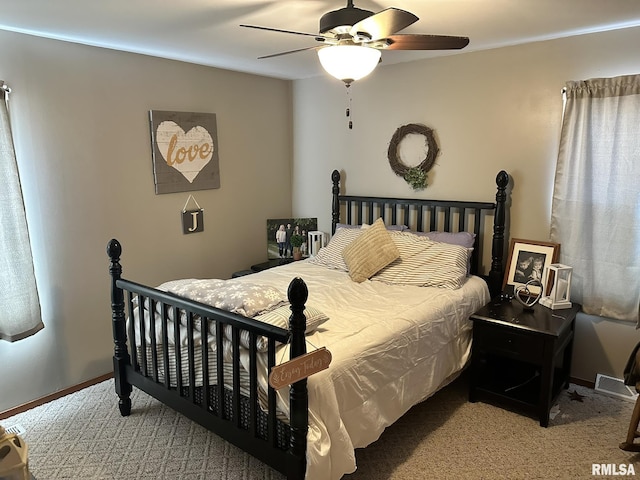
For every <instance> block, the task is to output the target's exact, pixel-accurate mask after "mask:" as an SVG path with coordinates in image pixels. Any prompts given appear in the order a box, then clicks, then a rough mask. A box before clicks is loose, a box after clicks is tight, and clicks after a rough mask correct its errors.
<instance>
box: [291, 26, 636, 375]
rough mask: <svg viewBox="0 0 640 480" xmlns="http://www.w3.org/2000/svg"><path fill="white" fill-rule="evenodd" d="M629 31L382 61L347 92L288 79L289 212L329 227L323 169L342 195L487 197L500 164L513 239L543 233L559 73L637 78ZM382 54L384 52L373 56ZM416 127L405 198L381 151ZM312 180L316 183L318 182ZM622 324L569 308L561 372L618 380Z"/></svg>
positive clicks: (632, 338) (623, 354)
mask: <svg viewBox="0 0 640 480" xmlns="http://www.w3.org/2000/svg"><path fill="white" fill-rule="evenodd" d="M638 44H640V29H639V28H635V29H627V30H619V31H612V32H606V33H600V34H592V35H584V36H578V37H573V38H568V39H561V40H554V41H547V42H540V43H534V44H529V45H523V46H516V47H509V48H502V49H496V50H491V51H485V52H475V53H467V54H462V55H455V56H447V57H441V58H438V59H432V60H423V61H417V62H412V63H405V64H400V65H389V66H385V65H384V64H383V65H381V66H380V67H379V68H378V69H377V70H376V71H375V72H374V74H373V75H371V76H370V77H368V78H366V79H363V80H361V81H359V82H355V83H354V84H353V85H352V87H351V88H350V90H351V97H352V100H351V111H352V114H353V122H354V126H353V130H349V129H348V128H347V120H346V118H345V108H346V106H347V94H346V92H345V87H344V86H343V85H341V84H340V82H338V81H335V80H332V79H330V78H328V77H326V78H325V77H318V78H313V79H307V80H302V81H297V82H295V84H294V101H293V105H294V123H293V125H294V164H293V175H294V177H293V186H294V188H293V201H294V204H293V209H294V215H301V216H312V215H314V216H315V215H317V216H318V217H319V228H320V229H321V230H324V231H330V225H331V223H330V222H331V218H330V216H329V209H330V204H331V203H330V202H331V199H330V186H331V184H330V180H329V178H330V174H331V171H332V170H333V169H338V170H343V171H344V172H345V173H346V182H345V183H346V192H347V193H350V194H378V195H385V196H410V197H411V196H416V197H423V198H443V199H451V198H461V199H469V200H486V201H491V200H493V199H494V198H495V186H494V179H495V176H496V174H497V172H498V171H499V170H501V169H505V170H507V171H508V172H509V174H510V175H511V177H512V182H513V192H512V207H511V211H510V225H511V227H510V233H511V236H512V237H513V238H526V239H534V240H542V241H545V240H548V239H549V222H550V211H551V194H552V187H553V177H554V170H555V163H556V156H557V150H558V141H559V132H560V122H561V114H562V99H561V89H562V88H563V86H564V84H565V82H566V81H567V80H581V79H587V78H592V77H603V76H604V77H611V76H616V75H623V74H633V73H640V50H638V48H637V45H638ZM391 55H393V52H387V53H384V54H383V62H384V58H386V57H387V56H391ZM407 123H424V124H426V125H428V126H430V127H431V128H433V129H434V130H435V135H436V138H437V140H438V144H439V147H440V150H441V152H440V154H439V156H438V159H437V162H436V166H435V167H434V168H433V169H432V171H431V172H430V173H429V178H430V183H431V184H430V185H429V187H428V188H427V189H426V190H425V191H423V192H419V193H415V192H414V191H412V190H411V188H410V187H409V186H408V185H407V184H406V182H404V180H402V179H401V178H399V177H397V176H395V175H394V173H393V172H392V170H391V168H390V167H389V164H388V161H387V147H388V144H389V140H390V139H391V136H392V135H393V133H394V131H395V130H396V128H398V127H399V126H400V125H404V124H407ZM318 179H320V180H321V181H318ZM638 340H640V334H638V333H637V332H636V331H635V329H634V328H633V326H631V325H629V324H625V323H619V322H612V321H610V320H605V319H594V318H587V317H586V316H583V315H580V316H579V319H578V324H577V333H576V345H575V349H574V363H573V368H572V375H573V376H574V377H576V378H580V379H583V380H587V381H594V380H595V375H596V373H605V374H609V375H615V376H617V377H621V376H622V370H623V368H624V364H625V362H626V359H627V356H628V355H629V353H630V351H631V349H632V347H633V346H634V345H635V344H636V343H637V341H638Z"/></svg>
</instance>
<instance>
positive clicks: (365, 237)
mask: <svg viewBox="0 0 640 480" xmlns="http://www.w3.org/2000/svg"><path fill="white" fill-rule="evenodd" d="M399 256H400V252H399V251H398V247H396V244H395V243H394V241H393V239H392V238H391V235H390V234H389V232H388V231H387V229H386V228H385V226H384V222H383V221H382V219H381V218H379V219H378V220H376V221H375V222H373V225H371V227H369V228H367V229H366V230H363V231H362V233H361V234H360V235H359V236H358V237H357V238H356V239H355V240H353V241H352V242H351V243H350V244H349V245H347V246H346V247H345V248H344V250H343V251H342V258H344V262H345V264H346V265H347V268H348V269H349V276H350V277H351V279H352V280H353V281H354V282H358V283H360V282H364V281H365V280H366V279H368V278H370V277H371V276H373V275H375V274H376V272H378V271H380V269H382V268H384V267H386V266H387V265H389V264H390V263H391V262H393V261H394V260H395V259H396V258H398V257H399Z"/></svg>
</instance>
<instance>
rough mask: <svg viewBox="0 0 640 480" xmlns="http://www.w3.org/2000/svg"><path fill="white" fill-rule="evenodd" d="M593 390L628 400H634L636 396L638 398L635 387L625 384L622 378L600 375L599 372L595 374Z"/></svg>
mask: <svg viewBox="0 0 640 480" xmlns="http://www.w3.org/2000/svg"><path fill="white" fill-rule="evenodd" d="M595 390H596V391H597V392H600V393H604V394H605V395H611V396H613V397H616V398H622V399H623V400H628V401H630V402H635V401H636V398H638V394H637V393H636V390H635V388H631V387H629V386H627V385H625V384H624V380H622V379H621V378H615V377H609V376H607V375H602V374H601V373H598V375H597V376H596V386H595Z"/></svg>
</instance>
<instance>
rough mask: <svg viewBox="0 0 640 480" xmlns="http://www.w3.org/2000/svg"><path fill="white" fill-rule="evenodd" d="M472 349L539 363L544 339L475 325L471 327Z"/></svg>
mask: <svg viewBox="0 0 640 480" xmlns="http://www.w3.org/2000/svg"><path fill="white" fill-rule="evenodd" d="M473 342H474V347H473V348H477V349H478V350H482V351H485V352H490V353H495V354H500V355H504V356H506V357H510V358H514V359H516V360H522V361H527V362H541V361H542V359H543V353H544V339H543V338H542V337H538V336H536V335H530V334H524V333H520V332H517V331H515V330H513V329H509V328H504V327H501V326H498V327H495V326H489V325H483V324H481V323H476V324H475V325H474V326H473Z"/></svg>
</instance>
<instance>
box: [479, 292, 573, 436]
mask: <svg viewBox="0 0 640 480" xmlns="http://www.w3.org/2000/svg"><path fill="white" fill-rule="evenodd" d="M580 308H581V306H580V305H578V304H575V303H574V304H573V306H572V307H571V308H567V309H562V310H551V309H549V308H546V307H543V306H542V305H535V306H534V307H533V309H532V310H531V309H525V308H524V307H523V306H522V305H520V304H519V303H518V302H516V301H513V302H509V301H505V302H500V301H498V300H495V301H493V302H491V303H489V304H487V305H485V306H484V307H483V308H481V309H480V310H478V311H477V312H476V313H474V314H473V315H471V320H472V321H473V344H472V356H471V380H470V389H469V401H471V402H475V401H477V400H479V399H481V398H486V399H488V400H490V401H495V402H496V403H499V404H502V405H505V406H509V407H514V408H516V409H518V410H523V411H525V412H527V413H529V414H532V415H535V416H536V417H537V418H539V419H540V425H541V426H543V427H546V426H548V425H549V411H550V409H551V407H552V406H553V402H554V401H555V399H556V398H557V396H558V395H559V394H560V392H561V391H562V389H563V388H568V387H569V373H570V370H571V352H572V350H573V337H574V332H575V320H576V314H577V313H578V311H579V310H580Z"/></svg>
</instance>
